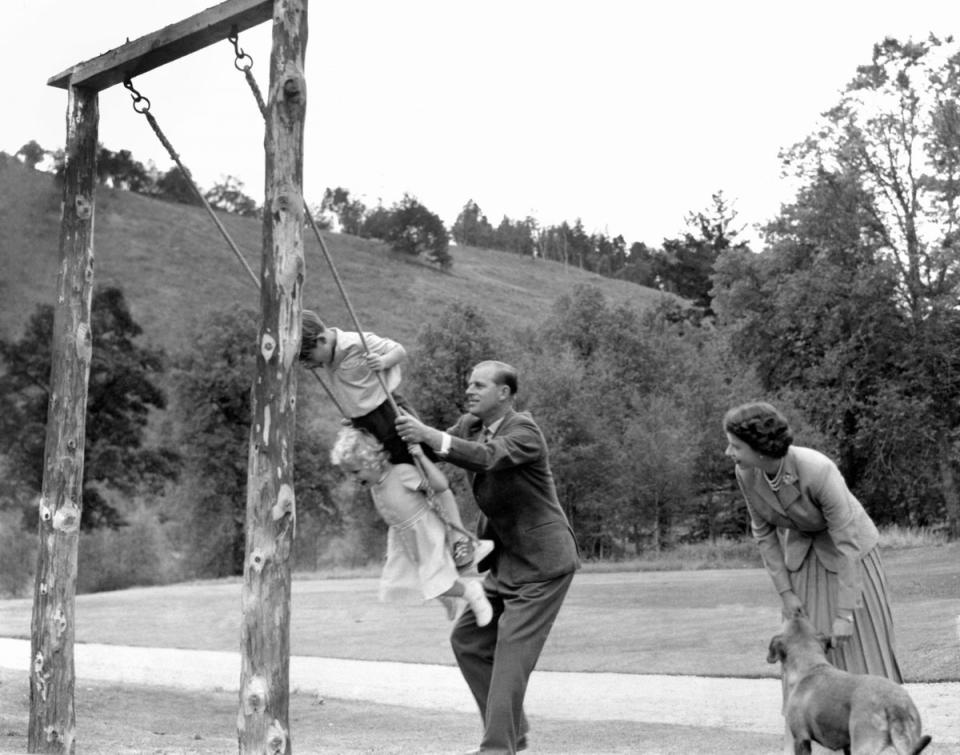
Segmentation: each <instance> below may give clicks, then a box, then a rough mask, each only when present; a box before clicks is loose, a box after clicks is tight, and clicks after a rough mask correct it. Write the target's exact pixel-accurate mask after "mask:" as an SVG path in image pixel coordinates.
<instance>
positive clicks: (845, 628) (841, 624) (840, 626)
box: [830, 616, 853, 648]
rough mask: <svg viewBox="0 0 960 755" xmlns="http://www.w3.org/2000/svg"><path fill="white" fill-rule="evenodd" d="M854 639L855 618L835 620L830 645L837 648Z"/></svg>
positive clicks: (841, 617) (838, 618) (839, 617)
mask: <svg viewBox="0 0 960 755" xmlns="http://www.w3.org/2000/svg"><path fill="white" fill-rule="evenodd" d="M851 637H853V617H852V616H851V617H850V618H849V619H847V618H844V617H843V616H838V617H837V618H835V619H834V620H833V628H832V629H831V630H830V645H831V646H832V647H835V648H839V647H843V645H844V644H845V643H846V642H848V641H849V640H850V638H851Z"/></svg>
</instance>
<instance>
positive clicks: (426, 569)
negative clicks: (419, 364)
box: [330, 427, 493, 627]
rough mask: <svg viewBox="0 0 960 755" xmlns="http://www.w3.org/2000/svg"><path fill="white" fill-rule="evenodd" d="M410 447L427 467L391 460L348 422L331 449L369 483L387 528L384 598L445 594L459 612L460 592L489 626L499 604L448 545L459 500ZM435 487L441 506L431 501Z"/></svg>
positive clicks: (450, 609)
mask: <svg viewBox="0 0 960 755" xmlns="http://www.w3.org/2000/svg"><path fill="white" fill-rule="evenodd" d="M410 453H411V454H412V455H413V456H414V457H416V458H417V460H418V461H419V463H420V467H421V469H422V470H423V472H424V476H425V478H426V479H425V480H424V479H423V478H421V476H420V472H418V471H417V469H416V468H415V467H414V466H413V465H411V464H406V463H399V464H394V463H393V462H391V461H390V459H389V456H388V454H387V453H386V451H385V450H384V448H383V445H382V444H381V443H380V442H379V441H378V440H377V439H376V438H374V437H373V436H372V435H370V434H369V433H367V432H365V431H364V430H360V429H357V428H355V427H343V428H341V430H340V432H339V433H338V434H337V441H336V443H335V444H334V446H333V450H332V451H331V452H330V459H331V461H332V462H333V463H334V464H335V465H337V466H338V467H340V468H341V469H342V470H343V471H344V472H346V473H347V474H348V475H350V476H351V477H353V478H354V479H355V480H356V481H357V482H358V483H359V484H360V485H362V486H364V487H366V486H369V488H370V493H371V495H372V496H373V503H374V505H375V506H376V508H377V513H379V514H380V516H381V517H383V520H384V521H385V522H386V523H387V525H388V527H389V529H388V530H387V558H386V562H385V563H384V566H383V571H382V573H381V575H380V600H382V601H398V600H404V599H408V598H412V597H414V596H416V597H418V598H422V599H423V600H431V599H433V598H437V599H439V600H440V601H441V602H442V603H443V604H444V606H445V607H446V609H447V616H448V617H449V618H451V619H452V618H453V617H454V615H455V609H456V600H455V599H456V598H463V599H464V600H466V601H467V603H468V604H469V605H470V608H471V609H472V610H473V613H474V616H476V621H477V626H481V627H482V626H486V625H487V624H489V623H490V620H491V619H492V618H493V608H492V607H491V606H490V601H489V600H487V596H486V593H485V592H484V589H483V587H482V586H481V584H480V580H479V579H464V578H463V577H461V575H460V573H459V572H458V571H457V566H456V564H455V563H454V561H453V557H452V555H451V553H450V550H449V548H448V547H447V527H446V524H445V522H446V521H449V520H450V519H454V518H455V520H456V521H457V522H459V518H460V517H459V513H458V512H457V502H456V500H455V499H454V497H453V493H452V492H451V491H450V488H449V484H448V482H447V478H446V476H445V475H444V474H443V472H441V471H440V469H439V468H438V467H437V466H436V464H434V463H433V462H432V461H431V460H430V459H428V458H427V457H426V455H425V454H424V453H423V449H421V448H420V446H419V445H416V444H411V446H410ZM428 488H429V491H430V492H432V493H433V495H435V496H436V498H437V502H438V504H439V506H440V507H442V510H441V511H437V510H436V509H434V508H433V507H432V505H431V501H430V499H429V498H428V495H429V492H428Z"/></svg>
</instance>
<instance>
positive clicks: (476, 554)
mask: <svg viewBox="0 0 960 755" xmlns="http://www.w3.org/2000/svg"><path fill="white" fill-rule="evenodd" d="M491 553H493V540H477V541H476V542H475V543H474V545H473V564H474V566H476V565H478V564H479V563H480V562H481V561H483V559H485V558H486V557H487V556H489V555H490V554H491Z"/></svg>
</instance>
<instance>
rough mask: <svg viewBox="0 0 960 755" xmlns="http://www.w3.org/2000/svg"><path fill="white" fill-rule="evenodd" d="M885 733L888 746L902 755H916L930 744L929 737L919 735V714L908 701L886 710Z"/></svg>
mask: <svg viewBox="0 0 960 755" xmlns="http://www.w3.org/2000/svg"><path fill="white" fill-rule="evenodd" d="M887 731H888V732H889V737H890V744H892V745H893V748H894V749H895V750H896V751H897V752H899V753H903V755H908V754H909V755H917V753H920V752H922V751H923V750H924V748H926V746H927V745H928V744H930V739H931V738H930V736H928V735H926V734H924V735H922V736H921V734H920V731H921V729H920V714H919V713H917V710H916V708H914V707H913V705H912V703H910V702H909V701H907V705H905V706H901V705H897V706H891V707H888V708H887Z"/></svg>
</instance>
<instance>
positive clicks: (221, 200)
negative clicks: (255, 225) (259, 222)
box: [204, 176, 260, 218]
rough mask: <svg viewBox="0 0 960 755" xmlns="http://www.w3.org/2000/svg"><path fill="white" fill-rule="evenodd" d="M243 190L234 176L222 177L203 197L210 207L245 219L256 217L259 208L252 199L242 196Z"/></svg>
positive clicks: (241, 184)
mask: <svg viewBox="0 0 960 755" xmlns="http://www.w3.org/2000/svg"><path fill="white" fill-rule="evenodd" d="M243 189H244V186H243V181H241V180H240V179H238V178H236V177H234V176H224V177H223V178H222V179H221V180H220V182H219V183H216V184H214V185H213V188H212V189H210V190H209V191H207V192H206V193H205V194H204V197H205V198H206V200H207V202H209V203H210V206H211V207H216V208H217V209H219V210H223V211H225V212H230V213H233V214H234V215H241V216H243V217H245V218H252V217H256V216H257V215H258V214H259V212H260V208H259V207H258V206H257V202H256V200H254V199H253V197H249V196H247V195H246V194H244V192H243Z"/></svg>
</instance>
